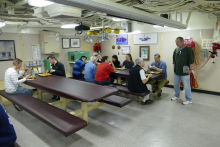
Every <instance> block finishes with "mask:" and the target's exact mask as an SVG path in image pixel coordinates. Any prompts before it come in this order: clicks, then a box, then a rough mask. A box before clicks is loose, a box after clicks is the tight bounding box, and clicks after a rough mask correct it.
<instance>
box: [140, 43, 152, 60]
mask: <svg viewBox="0 0 220 147" xmlns="http://www.w3.org/2000/svg"><path fill="white" fill-rule="evenodd" d="M149 55H150V46H140V57H141V58H142V59H144V60H147V61H149V60H150V56H149Z"/></svg>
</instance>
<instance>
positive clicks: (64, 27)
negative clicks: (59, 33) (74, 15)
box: [61, 23, 78, 29]
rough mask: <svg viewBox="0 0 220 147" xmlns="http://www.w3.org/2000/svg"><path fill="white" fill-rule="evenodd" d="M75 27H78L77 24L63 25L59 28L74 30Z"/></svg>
mask: <svg viewBox="0 0 220 147" xmlns="http://www.w3.org/2000/svg"><path fill="white" fill-rule="evenodd" d="M76 26H78V24H75V23H72V24H64V25H62V26H61V28H63V29H69V28H75V27H76Z"/></svg>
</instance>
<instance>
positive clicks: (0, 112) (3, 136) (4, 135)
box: [0, 105, 17, 147]
mask: <svg viewBox="0 0 220 147" xmlns="http://www.w3.org/2000/svg"><path fill="white" fill-rule="evenodd" d="M16 139H17V136H16V133H15V130H14V127H13V125H12V123H11V120H10V119H9V117H8V115H7V114H6V112H5V109H4V108H3V107H2V105H0V147H12V146H13V145H14V143H15V141H16Z"/></svg>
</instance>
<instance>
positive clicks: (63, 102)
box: [60, 97, 66, 111]
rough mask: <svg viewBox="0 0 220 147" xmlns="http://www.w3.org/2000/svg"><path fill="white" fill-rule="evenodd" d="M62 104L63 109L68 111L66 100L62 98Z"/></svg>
mask: <svg viewBox="0 0 220 147" xmlns="http://www.w3.org/2000/svg"><path fill="white" fill-rule="evenodd" d="M60 100H61V101H62V102H61V109H62V110H64V111H66V99H65V98H62V97H61V98H60Z"/></svg>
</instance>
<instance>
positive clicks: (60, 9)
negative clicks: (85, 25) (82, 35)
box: [34, 4, 82, 18]
mask: <svg viewBox="0 0 220 147" xmlns="http://www.w3.org/2000/svg"><path fill="white" fill-rule="evenodd" d="M34 13H35V15H36V16H37V17H39V18H43V17H64V16H70V17H81V15H82V9H79V8H75V7H70V6H65V5H61V4H53V5H50V6H46V7H43V8H37V9H35V10H34Z"/></svg>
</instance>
